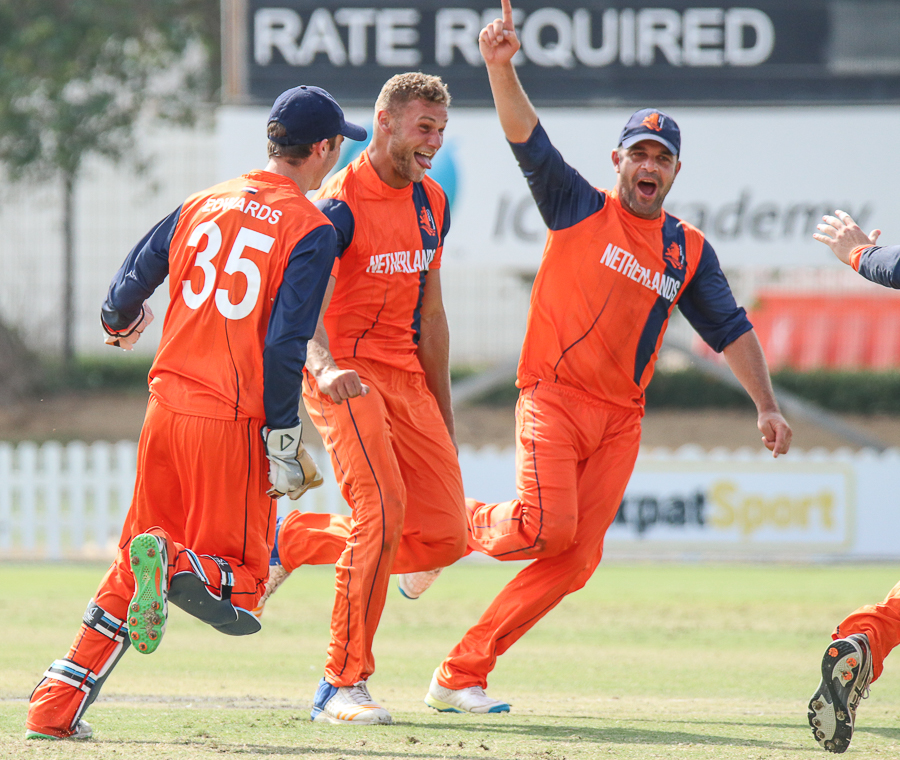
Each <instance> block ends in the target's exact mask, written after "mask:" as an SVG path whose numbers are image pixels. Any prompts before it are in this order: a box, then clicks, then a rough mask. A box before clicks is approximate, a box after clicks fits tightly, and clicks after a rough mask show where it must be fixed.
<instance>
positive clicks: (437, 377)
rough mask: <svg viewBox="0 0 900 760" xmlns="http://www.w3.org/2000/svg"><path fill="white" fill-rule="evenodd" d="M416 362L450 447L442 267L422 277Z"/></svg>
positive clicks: (453, 431) (452, 433)
mask: <svg viewBox="0 0 900 760" xmlns="http://www.w3.org/2000/svg"><path fill="white" fill-rule="evenodd" d="M416 356H417V357H418V359H419V364H421V365H422V369H423V370H425V383H426V385H427V386H428V390H430V391H431V393H432V395H433V396H434V397H435V399H436V400H437V403H438V408H439V409H440V411H441V416H442V417H443V418H444V424H445V425H446V426H447V432H448V433H450V440H451V441H453V447H454V448H455V449H456V450H457V452H458V451H459V446H458V445H457V443H456V425H455V423H454V421H453V404H452V402H451V399H450V328H449V326H448V325H447V314H446V312H445V311H444V300H443V296H442V295H441V270H440V269H432V270H430V271H429V272H428V274H427V275H426V276H425V290H424V292H423V294H422V321H421V326H420V334H419V345H418V347H417V349H416Z"/></svg>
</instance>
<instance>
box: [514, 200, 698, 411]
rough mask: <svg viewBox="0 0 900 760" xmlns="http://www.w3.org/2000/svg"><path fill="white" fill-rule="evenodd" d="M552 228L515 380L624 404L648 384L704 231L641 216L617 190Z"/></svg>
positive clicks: (636, 399) (638, 401)
mask: <svg viewBox="0 0 900 760" xmlns="http://www.w3.org/2000/svg"><path fill="white" fill-rule="evenodd" d="M600 192H601V193H602V194H605V196H606V200H605V203H604V205H603V207H602V208H601V209H600V210H599V211H597V212H596V213H594V214H592V215H591V216H588V217H587V218H586V219H584V220H582V221H580V222H579V223H577V224H575V225H573V226H571V227H566V228H563V229H558V230H550V231H549V232H548V236H547V243H546V247H545V249H544V255H543V259H542V262H541V266H540V269H539V270H538V275H537V278H536V279H535V283H534V287H533V289H532V294H531V305H530V308H529V313H528V322H527V329H526V336H525V342H524V345H523V347H522V354H521V358H520V361H519V371H518V383H517V384H518V385H519V387H527V386H528V385H531V384H533V383H534V382H536V381H538V380H549V381H550V382H554V383H561V384H564V385H568V386H570V387H572V388H577V389H578V390H581V391H584V392H585V393H590V394H591V395H593V396H596V397H598V398H600V399H603V400H605V401H609V402H611V403H613V404H616V405H619V406H625V407H634V406H639V407H641V406H643V403H644V389H645V388H646V387H647V384H648V383H649V382H650V378H651V376H652V374H653V366H654V364H655V362H656V358H657V354H658V351H659V347H660V345H661V344H662V339H663V335H664V334H665V328H666V325H667V322H668V319H669V316H670V314H671V312H672V309H673V308H674V306H675V304H676V303H677V302H678V300H679V298H680V297H681V295H682V292H683V291H684V288H685V286H686V285H687V283H689V282H690V281H691V279H692V278H693V276H694V274H695V272H696V270H697V267H698V264H699V263H700V257H701V253H702V251H703V245H704V238H703V234H702V233H701V232H700V231H699V230H697V229H696V228H695V227H692V226H691V225H689V224H687V223H686V222H681V221H680V220H679V219H677V218H675V217H673V216H671V215H670V214H666V213H663V214H662V216H660V217H659V218H658V219H652V220H647V219H641V218H639V217H636V216H634V215H633V214H630V213H628V212H627V211H626V210H625V209H623V208H622V206H621V204H620V202H619V199H618V198H617V197H616V195H615V194H614V193H611V192H609V191H600Z"/></svg>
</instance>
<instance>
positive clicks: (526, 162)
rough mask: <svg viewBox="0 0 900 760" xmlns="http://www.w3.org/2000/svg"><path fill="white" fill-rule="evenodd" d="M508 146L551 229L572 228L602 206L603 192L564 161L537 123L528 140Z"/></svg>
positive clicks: (603, 200) (604, 200) (604, 199)
mask: <svg viewBox="0 0 900 760" xmlns="http://www.w3.org/2000/svg"><path fill="white" fill-rule="evenodd" d="M509 145H510V147H511V148H512V152H513V155H514V156H515V157H516V160H517V161H518V162H519V168H520V169H521V170H522V174H523V175H525V179H526V180H527V182H528V186H529V188H531V194H532V196H534V200H535V202H536V203H537V207H538V210H539V211H540V212H541V216H542V217H543V218H544V223H545V224H546V225H547V226H548V227H549V228H550V229H551V230H563V229H566V228H568V227H574V226H575V225H576V224H578V223H579V222H582V221H584V220H585V219H587V218H588V217H589V216H590V215H591V214H595V213H597V212H598V211H599V210H600V209H602V208H603V205H604V204H605V203H606V195H605V194H604V193H602V192H600V191H599V190H597V188H595V187H594V186H593V185H591V183H590V182H588V181H587V180H586V179H585V178H584V177H582V176H581V175H580V174H579V173H578V172H577V171H576V170H575V169H573V168H572V167H571V166H569V164H567V163H566V162H565V160H564V159H563V157H562V154H561V153H560V152H559V151H558V150H557V149H556V148H554V147H553V144H552V143H551V142H550V138H549V137H548V136H547V133H546V132H545V131H544V127H543V126H541V124H540V122H538V124H537V125H536V126H535V128H534V131H533V132H532V133H531V135H530V136H529V138H528V140H526V141H525V142H523V143H510V144H509Z"/></svg>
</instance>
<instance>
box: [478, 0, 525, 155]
mask: <svg viewBox="0 0 900 760" xmlns="http://www.w3.org/2000/svg"><path fill="white" fill-rule="evenodd" d="M501 6H502V12H503V18H502V19H499V18H498V19H495V20H494V21H492V22H491V23H490V24H488V25H487V26H486V27H485V28H484V29H482V30H481V34H479V35H478V49H479V50H480V51H481V57H482V58H484V62H485V64H487V71H488V79H489V80H490V83H491V92H492V93H493V95H494V105H495V106H496V108H497V116H499V117H500V126H501V127H502V128H503V133H504V134H505V135H506V139H507V140H509V141H510V142H511V143H523V142H525V141H526V140H527V139H528V137H529V136H530V135H531V133H532V132H533V131H534V128H535V127H536V126H537V123H538V117H537V112H536V111H535V110H534V106H533V105H531V101H530V100H529V99H528V95H526V94H525V89H524V88H523V87H522V83H521V82H520V81H519V77H518V75H517V74H516V69H515V66H513V63H512V59H513V56H514V55H515V54H516V53H517V52H519V48H520V47H522V45H521V43H520V42H519V38H518V36H517V35H516V27H515V24H513V15H512V6H511V5H510V1H509V0H501Z"/></svg>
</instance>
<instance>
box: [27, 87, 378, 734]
mask: <svg viewBox="0 0 900 760" xmlns="http://www.w3.org/2000/svg"><path fill="white" fill-rule="evenodd" d="M267 132H268V137H269V145H268V154H269V161H268V164H267V166H266V168H265V170H264V171H253V172H250V173H249V174H245V175H244V176H242V177H238V178H237V179H233V180H231V181H229V182H224V183H222V184H220V185H216V186H215V187H212V188H210V189H208V190H204V191H202V192H200V193H197V194H195V195H192V196H191V197H189V198H188V199H187V200H186V201H184V203H183V204H182V205H181V206H179V207H178V208H177V209H176V210H175V211H174V212H172V213H171V214H170V215H169V216H167V217H166V218H165V219H163V220H162V221H161V222H160V223H159V224H157V225H156V226H155V227H154V228H153V229H152V230H150V232H149V233H148V234H147V235H146V236H145V237H144V239H143V240H141V241H140V242H139V243H138V244H137V246H136V247H135V248H134V250H132V251H131V253H130V254H129V255H128V257H127V258H126V259H125V263H124V264H123V265H122V268H121V269H120V270H119V272H118V273H117V274H116V276H115V277H114V278H113V281H112V284H111V285H110V289H109V294H108V296H107V299H106V301H105V302H104V304H103V308H102V323H103V327H104V329H105V330H106V333H107V336H108V337H107V339H106V342H107V343H109V344H111V345H114V346H118V347H120V348H123V349H126V350H130V349H131V348H132V347H133V345H134V344H135V342H137V340H138V339H139V338H140V335H141V333H142V332H143V330H144V328H145V327H146V326H147V324H149V322H150V320H151V319H152V314H151V312H150V309H149V308H148V307H147V305H146V303H145V300H146V299H147V298H148V297H149V296H150V294H151V293H153V292H154V291H155V290H156V288H157V287H159V286H160V285H161V284H162V283H163V281H164V280H165V279H166V277H168V278H169V295H170V303H169V307H168V311H167V313H166V319H165V323H164V325H163V331H162V339H161V341H160V345H159V350H158V351H157V353H156V358H155V359H154V362H153V366H152V368H151V370H150V401H149V403H148V406H147V415H146V418H145V421H144V426H143V429H142V431H141V436H140V441H139V443H138V461H137V482H136V484H135V491H134V499H133V501H132V504H131V508H130V510H129V512H128V516H127V517H126V519H125V525H124V527H123V530H122V538H121V541H120V543H119V553H118V556H117V557H116V560H115V562H114V563H113V565H112V566H111V567H110V569H109V571H108V572H107V574H106V576H105V577H104V579H103V580H102V581H101V583H100V587H99V588H98V589H97V592H96V594H95V595H94V598H93V599H92V600H91V601H90V603H89V604H88V607H87V611H86V612H85V614H84V618H83V620H82V624H81V627H80V629H79V631H78V634H77V636H76V637H75V641H74V643H73V644H72V647H71V649H69V652H68V654H67V655H66V656H65V657H64V658H62V659H59V660H56V661H54V662H53V663H52V664H51V665H50V667H49V668H48V669H47V671H46V672H45V673H44V678H43V680H42V681H41V682H40V683H39V684H38V686H37V688H36V689H35V690H34V693H33V694H32V695H31V704H30V706H29V710H28V717H27V720H26V725H27V729H28V733H27V736H28V738H40V739H67V738H68V739H87V738H89V737H90V736H91V733H92V732H91V728H90V726H89V725H88V724H87V723H86V722H85V721H84V719H83V716H84V713H85V710H87V708H88V707H89V706H90V704H91V703H92V702H93V701H94V700H95V699H96V698H97V694H98V693H99V691H100V688H101V687H102V685H103V683H104V682H105V681H106V679H107V678H108V676H109V673H110V671H111V670H112V668H113V667H114V666H115V664H116V663H117V662H118V660H119V658H120V657H121V656H122V655H123V654H124V653H125V651H126V650H127V649H128V647H129V645H131V646H134V647H135V648H136V649H137V650H138V651H139V652H143V653H148V654H149V653H151V652H153V651H155V650H156V648H157V647H158V646H159V644H160V641H161V639H162V636H163V633H164V631H165V627H166V616H167V609H168V606H167V605H168V602H172V603H174V604H176V605H178V606H179V607H182V608H183V609H185V610H186V611H187V612H189V613H190V614H192V615H194V616H196V617H198V618H200V619H201V620H203V621H204V622H207V623H209V624H210V625H212V626H213V627H214V628H216V629H217V630H219V631H221V632H222V633H226V634H229V635H233V636H242V635H246V634H250V633H255V632H256V631H258V630H259V628H260V624H259V621H258V620H257V619H256V617H254V616H253V614H252V613H251V612H250V610H252V609H253V608H254V606H255V605H256V603H257V601H258V600H259V598H260V596H261V595H262V593H263V591H264V590H265V583H266V578H267V576H268V564H269V555H270V552H271V548H272V544H273V541H274V533H275V501H274V499H275V498H277V497H279V496H282V495H284V494H289V495H290V496H291V498H299V496H300V495H301V494H302V493H303V492H304V491H305V490H306V489H307V488H310V487H314V486H316V485H320V484H321V481H322V479H321V475H320V474H319V472H318V470H317V468H316V465H315V463H314V462H313V461H312V459H311V458H310V457H309V455H308V454H307V453H306V451H305V450H304V448H303V444H302V443H301V438H300V436H301V427H300V421H299V419H298V416H297V409H298V403H299V398H300V385H301V372H302V367H303V363H304V359H305V356H306V342H307V340H308V339H309V338H311V337H312V335H313V332H314V330H315V325H316V319H317V316H318V314H319V310H320V307H321V304H322V299H323V297H324V294H325V288H326V285H327V283H328V276H329V272H330V271H331V267H332V265H333V262H334V246H335V231H334V228H333V227H332V225H331V224H330V222H329V221H328V219H327V218H326V217H325V216H324V215H323V214H322V213H321V212H320V211H319V210H318V209H317V208H316V207H315V206H313V204H312V203H311V202H310V201H309V200H307V199H306V197H305V193H306V192H307V191H309V190H313V189H315V188H317V187H319V186H320V184H321V182H322V180H323V179H324V177H325V176H326V174H327V173H328V172H329V171H330V170H331V169H332V167H333V166H334V165H335V163H336V161H337V159H338V156H339V154H340V147H341V142H342V140H343V138H344V137H350V138H352V139H354V140H363V139H365V137H366V130H365V129H363V128H362V127H359V126H356V125H354V124H349V123H347V122H346V121H345V120H344V115H343V112H342V111H341V108H340V106H339V105H338V104H337V102H336V101H335V100H334V98H332V97H331V95H329V94H328V93H327V92H325V91H324V90H322V89H319V88H317V87H307V86H305V85H303V86H300V87H296V88H294V89H292V90H288V91H287V92H285V93H283V94H282V95H281V96H280V97H279V98H278V100H276V101H275V105H274V106H273V108H272V111H271V114H270V116H269V122H268V128H267ZM267 479H268V483H267V482H266V481H267Z"/></svg>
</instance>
